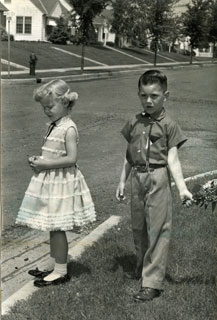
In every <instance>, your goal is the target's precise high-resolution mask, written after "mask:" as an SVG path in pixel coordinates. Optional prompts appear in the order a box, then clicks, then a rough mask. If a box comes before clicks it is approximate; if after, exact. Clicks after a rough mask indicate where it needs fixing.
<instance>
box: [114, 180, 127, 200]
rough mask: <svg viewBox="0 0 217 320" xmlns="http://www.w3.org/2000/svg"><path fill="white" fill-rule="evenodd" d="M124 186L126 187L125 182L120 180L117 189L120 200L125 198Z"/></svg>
mask: <svg viewBox="0 0 217 320" xmlns="http://www.w3.org/2000/svg"><path fill="white" fill-rule="evenodd" d="M124 188H125V184H124V183H122V182H120V183H119V185H118V187H117V190H116V199H117V200H118V201H123V200H124V199H125V196H124Z"/></svg>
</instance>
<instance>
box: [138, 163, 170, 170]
mask: <svg viewBox="0 0 217 320" xmlns="http://www.w3.org/2000/svg"><path fill="white" fill-rule="evenodd" d="M166 166H167V165H166V164H151V163H149V170H148V166H146V165H145V164H144V165H143V164H140V165H135V166H133V168H134V170H136V171H137V172H148V171H154V170H155V169H159V168H164V167H166Z"/></svg>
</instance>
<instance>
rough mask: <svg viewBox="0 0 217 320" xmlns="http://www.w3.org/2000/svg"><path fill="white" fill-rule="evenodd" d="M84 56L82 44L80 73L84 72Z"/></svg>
mask: <svg viewBox="0 0 217 320" xmlns="http://www.w3.org/2000/svg"><path fill="white" fill-rule="evenodd" d="M84 55H85V44H84V43H82V47H81V73H83V72H84Z"/></svg>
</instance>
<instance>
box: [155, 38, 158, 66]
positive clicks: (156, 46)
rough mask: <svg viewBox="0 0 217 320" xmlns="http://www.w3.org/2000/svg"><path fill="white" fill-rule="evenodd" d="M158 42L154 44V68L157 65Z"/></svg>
mask: <svg viewBox="0 0 217 320" xmlns="http://www.w3.org/2000/svg"><path fill="white" fill-rule="evenodd" d="M157 43H158V42H157V41H155V43H154V66H156V65H157V49H158V45H157Z"/></svg>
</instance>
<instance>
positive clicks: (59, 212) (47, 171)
mask: <svg viewBox="0 0 217 320" xmlns="http://www.w3.org/2000/svg"><path fill="white" fill-rule="evenodd" d="M77 98H78V95H77V93H76V92H71V91H70V89H69V87H68V85H67V84H66V83H65V82H64V81H63V80H58V79H57V80H52V81H50V82H49V83H47V84H44V85H42V86H41V87H39V88H38V89H36V91H35V93H34V99H35V101H37V102H40V104H41V105H42V107H43V110H44V112H45V114H46V115H47V116H48V118H49V119H50V120H51V124H50V126H49V128H48V131H47V133H46V135H45V138H44V142H43V146H42V153H41V156H33V157H30V158H29V165H30V167H31V168H32V169H33V171H34V175H33V177H32V179H31V181H30V184H29V186H28V189H27V191H26V193H25V196H24V199H23V202H22V205H21V207H20V210H19V212H18V216H17V219H16V223H18V224H22V225H26V226H29V227H31V228H34V229H39V230H44V231H47V230H48V231H50V256H51V259H52V260H53V262H54V263H55V265H54V270H53V272H52V271H47V272H43V271H40V270H38V269H37V268H36V269H35V270H30V271H29V274H31V275H33V276H35V277H39V278H40V279H37V280H35V281H34V285H35V286H37V287H42V286H48V285H53V284H55V285H56V284H60V283H64V282H66V281H68V280H69V278H68V276H67V255H68V242H67V238H66V233H65V231H66V230H72V229H73V227H74V226H83V225H84V224H87V223H89V222H93V221H95V217H96V215H95V209H94V204H93V201H92V198H91V195H90V191H89V189H88V187H87V184H86V182H85V180H84V177H83V175H82V173H81V172H80V170H79V169H78V166H77V146H78V131H77V127H76V124H75V123H74V122H73V121H72V120H71V118H70V112H71V109H72V107H73V106H74V104H75V100H77Z"/></svg>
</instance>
